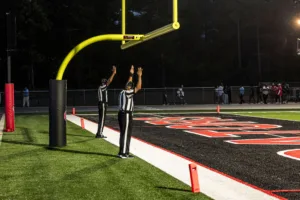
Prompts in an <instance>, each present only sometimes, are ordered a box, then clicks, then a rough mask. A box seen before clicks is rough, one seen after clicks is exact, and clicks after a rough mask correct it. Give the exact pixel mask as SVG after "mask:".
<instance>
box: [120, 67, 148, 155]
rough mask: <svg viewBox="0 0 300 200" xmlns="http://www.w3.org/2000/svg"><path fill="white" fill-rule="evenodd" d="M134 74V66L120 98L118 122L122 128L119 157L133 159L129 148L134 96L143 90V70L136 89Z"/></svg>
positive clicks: (139, 74) (139, 75) (139, 71)
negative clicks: (133, 80)
mask: <svg viewBox="0 0 300 200" xmlns="http://www.w3.org/2000/svg"><path fill="white" fill-rule="evenodd" d="M133 74H134V66H131V69H130V76H129V80H128V82H127V83H126V86H125V90H123V91H121V93H120V96H119V113H118V121H119V126H120V150H119V154H118V157H120V158H133V156H132V155H129V146H130V139H131V133H132V112H133V106H134V104H133V96H134V95H135V94H136V93H137V92H138V91H139V90H140V89H141V88H142V74H143V69H142V68H141V67H139V68H138V71H137V75H138V82H137V85H136V87H135V88H134V85H133V82H132V76H133Z"/></svg>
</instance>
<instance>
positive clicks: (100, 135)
mask: <svg viewBox="0 0 300 200" xmlns="http://www.w3.org/2000/svg"><path fill="white" fill-rule="evenodd" d="M95 137H96V138H107V137H106V136H104V135H103V134H96V136H95Z"/></svg>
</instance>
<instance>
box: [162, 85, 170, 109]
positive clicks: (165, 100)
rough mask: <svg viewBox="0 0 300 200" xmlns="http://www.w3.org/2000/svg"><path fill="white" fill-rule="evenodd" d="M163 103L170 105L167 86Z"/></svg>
mask: <svg viewBox="0 0 300 200" xmlns="http://www.w3.org/2000/svg"><path fill="white" fill-rule="evenodd" d="M163 105H169V102H168V93H167V89H166V88H165V90H164V93H163Z"/></svg>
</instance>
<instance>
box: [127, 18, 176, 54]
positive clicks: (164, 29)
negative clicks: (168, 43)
mask: <svg viewBox="0 0 300 200" xmlns="http://www.w3.org/2000/svg"><path fill="white" fill-rule="evenodd" d="M179 28H180V24H179V23H178V22H177V23H173V24H169V25H166V26H164V27H162V28H159V29H156V30H154V31H152V32H150V33H147V34H146V35H145V36H144V37H143V38H142V39H141V40H136V41H130V42H126V43H125V44H123V45H122V46H121V49H123V50H124V49H128V48H130V47H132V46H135V45H137V44H140V43H142V42H145V41H148V40H151V39H153V38H156V37H158V36H161V35H164V34H167V33H170V32H172V31H175V30H178V29H179Z"/></svg>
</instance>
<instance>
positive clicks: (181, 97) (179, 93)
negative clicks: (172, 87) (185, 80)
mask: <svg viewBox="0 0 300 200" xmlns="http://www.w3.org/2000/svg"><path fill="white" fill-rule="evenodd" d="M177 98H178V99H179V102H180V104H182V105H184V104H186V102H185V99H184V91H183V85H181V87H180V88H178V90H177Z"/></svg>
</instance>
